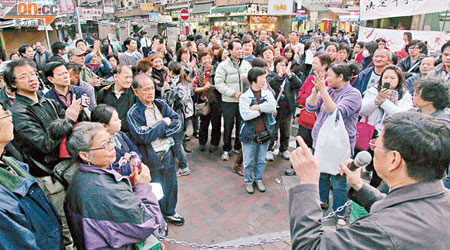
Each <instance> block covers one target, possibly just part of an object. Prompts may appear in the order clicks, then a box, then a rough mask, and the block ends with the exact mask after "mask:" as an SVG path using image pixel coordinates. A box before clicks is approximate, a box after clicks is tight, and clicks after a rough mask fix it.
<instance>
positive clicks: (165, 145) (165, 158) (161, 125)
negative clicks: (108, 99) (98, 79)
mask: <svg viewBox="0 0 450 250" xmlns="http://www.w3.org/2000/svg"><path fill="white" fill-rule="evenodd" d="M132 87H133V92H134V94H136V96H137V98H138V100H137V101H136V104H135V105H133V107H131V109H130V110H129V111H128V113H127V121H128V124H129V126H130V133H131V138H132V140H133V142H134V144H136V146H137V147H138V148H139V151H140V152H141V154H142V161H143V162H144V163H145V165H147V166H149V167H150V171H151V173H152V182H157V183H160V184H161V186H162V188H163V193H164V197H163V198H162V199H161V200H160V201H159V205H160V207H161V212H162V214H163V216H164V219H165V220H166V221H167V222H170V223H172V224H174V225H177V226H181V225H183V224H184V218H183V217H182V216H181V215H180V214H178V213H177V212H176V211H175V208H176V206H177V200H178V182H177V171H176V167H175V162H174V157H173V152H172V151H173V147H172V146H174V145H175V142H174V139H173V136H175V135H176V134H177V133H178V132H179V131H180V130H181V129H182V128H181V122H180V118H179V116H178V114H177V113H176V112H175V111H174V110H173V109H172V108H170V107H169V105H167V103H166V102H164V101H163V100H159V99H156V100H155V85H154V83H153V81H152V80H151V78H150V77H149V76H148V75H146V74H139V75H137V76H136V77H135V79H134V81H133V85H132Z"/></svg>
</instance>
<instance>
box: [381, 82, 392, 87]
mask: <svg viewBox="0 0 450 250" xmlns="http://www.w3.org/2000/svg"><path fill="white" fill-rule="evenodd" d="M383 88H384V89H389V88H391V83H389V82H385V83H384V85H383Z"/></svg>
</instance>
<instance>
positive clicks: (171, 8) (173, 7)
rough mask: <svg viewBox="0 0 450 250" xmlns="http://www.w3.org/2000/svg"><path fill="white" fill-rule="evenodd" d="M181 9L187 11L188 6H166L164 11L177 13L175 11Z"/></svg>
mask: <svg viewBox="0 0 450 250" xmlns="http://www.w3.org/2000/svg"><path fill="white" fill-rule="evenodd" d="M181 9H189V6H188V5H187V4H183V5H172V6H167V7H166V9H165V10H166V11H177V10H181Z"/></svg>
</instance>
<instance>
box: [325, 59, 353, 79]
mask: <svg viewBox="0 0 450 250" xmlns="http://www.w3.org/2000/svg"><path fill="white" fill-rule="evenodd" d="M328 69H331V70H332V71H333V72H334V73H335V74H336V75H338V76H339V75H342V76H343V77H344V80H345V81H350V79H351V78H352V76H353V75H357V74H358V73H359V72H358V67H357V66H356V65H353V64H348V63H345V62H334V63H332V64H331V65H330V66H329V67H328ZM355 73H356V74H355Z"/></svg>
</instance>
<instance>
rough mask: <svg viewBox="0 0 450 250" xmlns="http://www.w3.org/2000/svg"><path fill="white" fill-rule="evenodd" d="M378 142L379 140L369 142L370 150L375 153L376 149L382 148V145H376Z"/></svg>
mask: <svg viewBox="0 0 450 250" xmlns="http://www.w3.org/2000/svg"><path fill="white" fill-rule="evenodd" d="M376 142H377V139H372V140H370V141H369V147H370V150H372V151H374V150H375V148H376V147H378V146H381V145H376V144H375V143H376Z"/></svg>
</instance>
